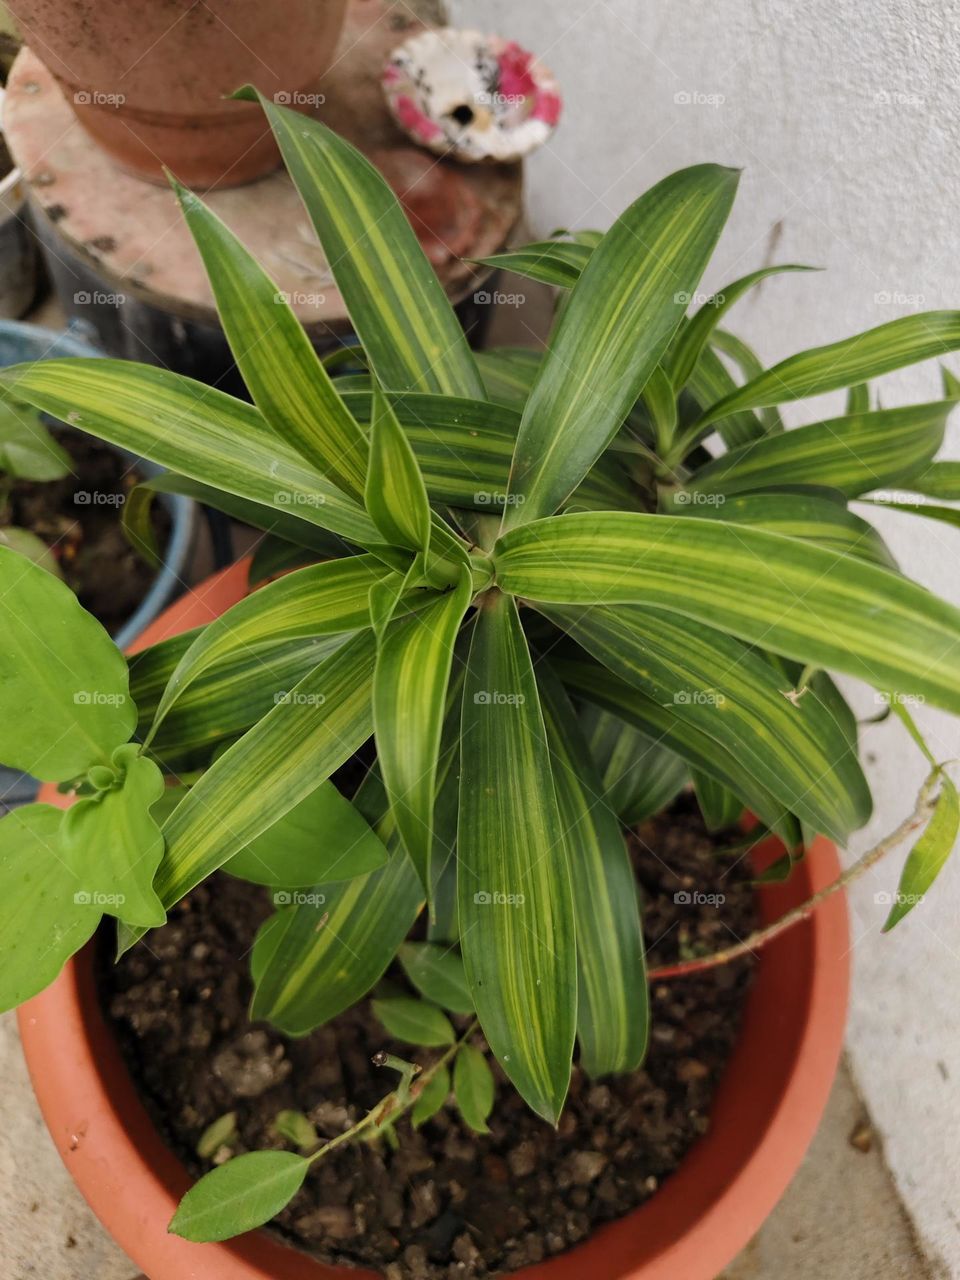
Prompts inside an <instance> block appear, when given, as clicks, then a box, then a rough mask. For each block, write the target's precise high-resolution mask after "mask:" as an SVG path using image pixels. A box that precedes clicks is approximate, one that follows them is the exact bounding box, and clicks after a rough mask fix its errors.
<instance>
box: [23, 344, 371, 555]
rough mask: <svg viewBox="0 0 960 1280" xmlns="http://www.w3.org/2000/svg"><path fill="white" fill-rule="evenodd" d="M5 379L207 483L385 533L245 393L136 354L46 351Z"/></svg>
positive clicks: (312, 516) (355, 529) (52, 409)
mask: <svg viewBox="0 0 960 1280" xmlns="http://www.w3.org/2000/svg"><path fill="white" fill-rule="evenodd" d="M0 389H2V391H3V392H4V393H5V394H9V395H12V396H14V397H15V398H16V399H18V400H27V401H29V402H30V404H35V405H36V406H37V408H39V409H43V410H44V412H45V413H49V414H52V415H53V416H54V417H56V418H61V419H63V421H65V422H69V423H70V424H71V425H72V426H75V427H80V428H81V430H86V431H90V432H92V433H93V434H95V435H97V436H99V437H100V438H101V439H103V440H109V441H110V443H111V444H116V445H119V446H120V448H121V449H129V450H130V451H131V452H132V453H138V454H140V455H141V456H142V457H144V458H149V459H150V460H151V461H153V462H157V463H159V464H160V466H162V467H168V468H169V469H170V470H171V471H175V472H178V473H180V474H181V475H185V476H189V477H190V478H191V479H193V480H197V481H199V482H200V483H202V484H206V485H212V486H214V487H216V488H220V489H225V490H226V491H227V492H228V493H232V494H236V496H237V497H239V498H246V499H249V500H250V501H252V502H256V503H259V504H260V505H261V506H266V507H275V508H276V509H277V510H281V511H283V512H285V513H286V514H292V515H296V516H298V517H299V518H300V519H302V520H304V521H308V522H309V523H311V524H315V525H319V526H320V527H321V528H322V529H330V530H332V532H334V533H338V534H340V535H341V536H342V537H344V538H346V539H347V540H348V541H350V542H355V543H357V544H359V545H360V546H366V545H368V544H375V543H378V542H380V541H382V539H381V538H380V535H379V533H378V532H377V529H376V526H375V525H374V524H373V522H372V521H371V520H370V518H369V517H368V516H367V514H366V512H365V511H364V510H363V508H362V507H361V506H360V504H359V503H357V502H354V501H353V499H352V498H348V497H347V496H346V495H345V494H343V493H341V491H340V490H339V489H338V488H337V486H336V485H334V484H331V482H330V481H329V480H327V479H326V478H325V477H324V476H322V475H320V473H319V472H318V471H316V470H315V469H314V468H313V467H311V466H310V465H309V464H308V463H306V462H304V461H303V459H302V458H301V457H300V456H299V454H297V453H295V452H294V450H293V449H291V448H290V447H289V446H288V445H285V444H284V443H283V442H282V441H280V440H278V439H277V438H276V437H275V436H274V435H273V433H272V432H271V431H270V430H269V428H268V427H267V425H266V423H265V422H264V420H263V418H262V417H261V415H260V413H259V412H258V411H257V410H256V409H255V408H254V407H253V406H252V405H249V404H246V403H245V401H243V400H237V399H235V397H233V396H228V395H225V394H224V393H223V392H222V391H217V390H215V389H214V388H213V387H206V386H204V385H203V383H200V382H194V381H193V379H192V378H184V377H182V376H181V375H180V374H176V373H170V372H169V371H168V370H166V369H156V368H154V367H153V366H152V365H145V364H134V363H133V362H132V361H129V360H106V359H97V360H81V359H74V360H38V361H37V362H36V363H35V364H30V365H13V366H12V367H11V368H9V369H5V370H4V371H3V372H2V373H0Z"/></svg>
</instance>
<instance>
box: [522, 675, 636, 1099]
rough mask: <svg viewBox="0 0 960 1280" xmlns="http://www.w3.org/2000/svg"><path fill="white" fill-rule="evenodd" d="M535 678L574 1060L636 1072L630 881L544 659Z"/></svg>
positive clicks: (623, 851) (571, 716)
mask: <svg viewBox="0 0 960 1280" xmlns="http://www.w3.org/2000/svg"><path fill="white" fill-rule="evenodd" d="M537 678H538V683H539V686H540V702H541V706H542V708H543V718H544V722H545V724H546V729H547V742H548V743H549V746H550V752H551V756H552V763H553V778H554V784H555V786H556V789H557V802H558V804H559V806H560V817H561V821H562V822H563V826H564V840H565V843H566V848H567V860H568V865H569V868H570V883H571V885H572V887H573V905H574V914H575V917H576V927H577V974H578V992H579V997H578V1003H577V1038H578V1040H579V1042H580V1061H581V1065H582V1066H583V1069H584V1070H585V1071H586V1072H587V1074H588V1075H591V1076H603V1075H608V1074H610V1073H611V1072H615V1071H617V1072H619V1071H635V1070H636V1069H637V1067H639V1065H640V1063H641V1062H642V1060H643V1055H644V1052H645V1051H646V1047H647V1036H648V1034H649V1026H650V1002H649V996H648V993H647V976H646V970H645V967H644V948H643V934H642V932H641V927H640V908H639V904H638V901H637V884H636V880H635V878H634V874H633V868H632V866H631V865H630V858H629V856H628V854H627V847H626V845H625V844H624V840H623V835H622V833H621V831H620V824H619V822H618V821H617V818H616V815H615V814H614V812H613V810H612V809H609V808H608V807H607V805H606V801H605V800H604V797H603V794H602V783H601V781H600V778H599V775H598V774H597V772H596V770H595V769H594V768H593V765H592V763H591V760H590V752H589V749H588V747H587V744H586V740H585V739H584V737H583V735H582V734H581V733H580V730H579V728H578V726H577V718H576V714H575V712H574V709H573V707H572V706H571V704H570V700H569V698H568V697H567V695H566V694H565V693H564V690H563V686H562V685H561V684H560V682H559V680H558V679H557V677H556V675H555V674H554V673H553V672H552V671H551V670H550V669H549V668H548V667H546V666H545V664H543V663H541V664H540V667H539V670H538V676H537Z"/></svg>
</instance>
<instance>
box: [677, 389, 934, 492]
mask: <svg viewBox="0 0 960 1280" xmlns="http://www.w3.org/2000/svg"><path fill="white" fill-rule="evenodd" d="M953 407H954V402H953V401H952V400H942V401H937V402H936V403H934V404H921V405H909V406H908V407H906V408H903V409H879V410H876V411H875V412H873V413H864V414H861V415H859V416H855V417H848V418H831V419H830V420H829V421H826V422H814V423H811V424H810V425H809V426H806V427H797V428H796V429H795V430H793V431H785V432H783V434H782V435H774V436H768V437H767V438H766V439H764V440H757V441H753V442H751V443H750V444H745V445H740V446H739V448H736V449H731V450H730V451H729V452H728V453H725V454H724V455H723V456H722V457H720V458H717V459H716V460H715V461H714V462H711V463H709V464H708V465H707V466H705V467H701V468H700V470H698V471H697V472H696V473H695V474H694V476H693V478H692V479H691V480H690V481H689V483H688V484H687V486H686V488H687V491H688V492H693V493H722V494H732V493H743V492H747V491H749V490H752V489H769V488H777V487H782V486H783V485H820V486H823V487H825V488H830V489H836V490H837V491H838V492H839V493H842V494H844V495H846V496H847V497H850V498H853V497H856V496H857V495H858V494H861V493H868V492H869V491H870V490H871V489H878V488H880V487H881V486H883V485H888V484H899V485H902V484H903V483H904V481H905V480H906V479H907V478H908V477H910V476H911V475H914V474H916V473H917V472H918V471H921V470H923V469H925V468H926V467H927V466H928V465H929V463H930V462H931V461H932V459H933V456H934V454H935V453H936V452H937V450H938V449H939V448H940V446H941V444H942V443H943V432H944V428H945V426H946V421H947V415H948V414H949V413H950V410H951V409H952V408H953Z"/></svg>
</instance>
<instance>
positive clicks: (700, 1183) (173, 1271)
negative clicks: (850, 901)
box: [18, 562, 850, 1280]
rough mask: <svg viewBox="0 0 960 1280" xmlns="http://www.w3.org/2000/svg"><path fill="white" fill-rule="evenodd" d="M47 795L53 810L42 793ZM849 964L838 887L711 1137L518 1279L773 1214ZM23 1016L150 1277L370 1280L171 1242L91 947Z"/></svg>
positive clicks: (153, 1133) (776, 992)
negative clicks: (605, 1220) (645, 1191)
mask: <svg viewBox="0 0 960 1280" xmlns="http://www.w3.org/2000/svg"><path fill="white" fill-rule="evenodd" d="M247 567H248V565H247V562H240V563H239V564H236V565H233V566H231V568H229V569H226V570H224V571H223V572H222V573H219V574H216V575H214V576H213V577H212V578H210V579H207V581H206V582H205V583H202V584H201V585H200V586H199V587H196V588H194V589H193V590H192V591H191V592H190V593H188V595H186V596H185V597H184V598H183V599H181V600H180V601H178V602H177V603H176V604H174V605H173V606H171V607H170V608H169V609H168V610H167V611H166V612H165V613H164V614H162V615H161V616H160V618H158V619H157V620H156V622H155V623H153V624H152V626H151V627H149V628H148V629H147V631H146V632H145V633H144V635H143V636H142V637H141V638H140V640H139V641H138V643H137V646H136V648H137V649H139V648H142V647H146V646H147V645H150V644H153V643H155V642H156V641H157V640H160V639H163V638H166V637H167V636H170V635H174V634H177V633H178V632H180V631H183V630H186V629H188V628H189V627H194V626H198V625H201V624H202V623H204V622H207V621H211V620H212V619H213V618H214V617H216V616H218V615H219V614H220V613H221V612H223V610H224V609H226V608H228V607H229V606H230V605H231V604H234V603H236V601H238V600H239V599H241V598H242V596H243V595H244V594H245V593H246V582H247ZM43 798H44V799H47V800H50V801H51V802H55V799H56V800H59V801H61V802H62V797H56V798H55V797H54V796H53V795H50V794H49V792H48V793H47V794H46V795H44V797H43ZM779 852H780V846H779V844H778V842H777V841H776V840H774V839H768V840H765V841H764V842H763V843H762V844H761V845H760V846H759V847H758V849H757V850H756V851H755V853H754V861H755V863H757V862H759V863H760V865H764V864H766V863H769V862H770V861H772V860H773V859H774V858H775V857H776V856H777V855H778V853H779ZM839 870H840V868H839V861H838V858H837V853H836V850H835V849H834V847H833V846H832V845H831V844H830V843H829V842H828V841H826V840H823V839H818V840H817V841H816V842H815V843H814V845H813V847H812V848H811V849H810V851H809V852H808V854H807V856H806V858H805V859H804V860H803V861H802V862H801V863H800V864H799V865H798V867H797V868H796V869H795V871H794V873H793V874H792V876H791V877H790V881H789V882H788V883H787V884H771V885H764V886H762V887H761V888H759V889H758V900H759V908H760V914H761V918H762V919H763V921H764V922H768V921H772V920H775V919H777V918H779V917H780V916H781V915H783V913H784V912H785V911H787V910H789V909H790V908H791V907H793V906H795V905H797V904H798V903H799V902H801V901H803V900H804V899H806V898H808V897H809V896H810V895H811V894H812V893H814V892H816V891H817V890H818V889H820V888H822V887H823V886H824V885H826V884H828V883H829V882H830V881H831V880H833V879H835V878H836V876H837V874H838V873H839ZM849 953H850V931H849V922H848V916H847V906H846V902H845V900H844V897H843V895H842V894H834V895H832V896H831V897H830V898H828V899H827V900H826V901H825V902H823V903H822V904H821V905H820V906H819V907H818V908H817V910H816V911H815V912H814V913H813V914H812V915H811V916H810V917H809V918H808V919H807V920H805V921H804V922H803V923H802V924H799V925H797V926H795V927H794V928H793V929H790V930H788V931H787V932H786V933H784V934H782V935H781V936H780V937H779V938H777V939H776V940H775V941H773V942H772V943H770V944H769V945H768V946H767V947H765V948H764V949H763V951H762V953H761V954H760V957H759V962H758V965H757V974H756V979H755V981H754V983H753V986H752V988H751V991H750V994H749V996H748V999H747V1004H746V1008H745V1011H744V1016H743V1022H742V1026H741V1031H740V1036H739V1039H738V1042H737V1045H736V1047H735V1049H734V1052H733V1054H732V1056H731V1058H730V1061H729V1063H728V1065H727V1068H726V1070H725V1072H724V1075H723V1078H722V1080H721V1082H720V1085H719V1088H718V1090H717V1093H716V1095H715V1098H714V1103H713V1108H712V1111H711V1124H710V1129H709V1131H708V1133H707V1134H706V1135H705V1136H704V1137H703V1138H701V1139H700V1140H699V1141H698V1142H697V1143H696V1144H695V1145H694V1147H693V1148H692V1149H691V1150H690V1152H689V1153H688V1154H687V1156H686V1157H685V1159H684V1161H683V1162H682V1164H681V1165H680V1167H679V1168H678V1169H677V1171H676V1172H675V1173H674V1174H672V1175H671V1177H670V1178H669V1179H667V1180H666V1181H665V1183H664V1185H663V1187H662V1188H661V1189H660V1190H659V1191H658V1192H657V1193H656V1195H655V1196H653V1197H652V1198H651V1199H650V1200H649V1201H647V1202H646V1204H644V1205H642V1206H641V1207H640V1208H638V1209H636V1210H634V1211H633V1212H632V1213H630V1214H628V1215H627V1216H626V1217H624V1218H621V1219H619V1220H618V1221H616V1222H613V1223H609V1224H607V1225H606V1226H603V1227H601V1228H599V1229H598V1230H597V1231H596V1232H595V1233H594V1234H593V1235H591V1236H590V1238H589V1239H588V1240H587V1241H585V1242H584V1243H583V1244H582V1245H579V1246H577V1247H576V1248H575V1249H573V1250H571V1251H570V1252H569V1253H566V1254H562V1255H560V1256H559V1257H556V1258H553V1259H551V1260H549V1261H548V1262H544V1263H541V1264H538V1265H537V1266H534V1267H529V1268H525V1269H524V1270H523V1271H520V1272H517V1273H516V1274H517V1276H518V1277H520V1278H521V1280H581V1277H582V1276H584V1275H590V1276H591V1277H593V1280H713V1278H714V1277H715V1276H716V1275H717V1274H718V1272H720V1271H721V1270H722V1269H723V1268H724V1267H725V1266H726V1265H727V1263H728V1262H730V1260H731V1259H732V1258H733V1257H734V1256H735V1255H736V1254H737V1253H738V1252H739V1251H740V1249H742V1248H743V1247H744V1245H746V1244H747V1242H748V1241H749V1240H750V1238H751V1237H752V1236H753V1235H754V1233H755V1232H756V1231H757V1230H758V1229H759V1227H760V1226H761V1224H762V1223H763V1221H764V1219H765V1218H766V1217H767V1215H768V1214H769V1213H770V1211H771V1210H772V1209H773V1207H774V1205H775V1204H776V1203H777V1201H778V1200H779V1198H780V1196H781V1195H782V1194H783V1192H784V1190H785V1189H786V1187H787V1184H788V1183H789V1181H790V1179H791V1178H792V1177H793V1174H794V1173H795V1171H796V1169H797V1167H798V1165H799V1164H800V1162H801V1160H802V1159H803V1156H804V1154H805V1152H806V1149H807V1147H808V1145H809V1143H810V1140H811V1139H812V1137H813V1135H814V1133H815V1131H816V1129H817V1126H818V1124H819V1121H820V1117H821V1115H822V1113H823V1109H824V1107H825V1106H826V1102H827V1098H828V1096H829V1093H830V1089H831V1087H832V1084H833V1079H834V1076H835V1074H836V1069H837V1063H838V1061H839V1057H840V1052H841V1048H842V1043H843V1032H844V1025H845V1021H846V1009H847V1000H848V995H849V983H850V954H849ZM674 981H679V982H682V981H684V979H683V978H677V979H674ZM18 1018H19V1024H20V1033H21V1037H22V1040H23V1046H24V1053H25V1055H26V1059H27V1064H28V1067H29V1069H30V1075H31V1079H32V1081H33V1086H34V1091H35V1093H36V1096H37V1099H38V1101H39V1103H40V1108H41V1110H42V1112H43V1116H44V1119H45V1120H46V1123H47V1127H48V1128H49V1130H50V1133H51V1136H52V1137H53V1140H54V1142H55V1144H56V1146H57V1149H58V1151H59V1152H60V1154H61V1156H62V1158H63V1160H64V1163H65V1164H66V1166H67V1168H68V1169H69V1170H70V1172H71V1174H72V1175H73V1177H74V1180H75V1181H76V1183H77V1185H78V1187H79V1188H80V1191H81V1192H82V1193H83V1195H84V1197H85V1198H86V1200H87V1202H88V1203H89V1204H90V1206H91V1208H92V1209H93V1211H94V1213H96V1215H97V1217H98V1218H99V1219H100V1221H101V1222H102V1223H103V1224H104V1226H105V1227H106V1228H107V1230H108V1231H109V1232H110V1234H111V1235H112V1236H113V1238H114V1239H115V1240H116V1242H117V1243H118V1244H119V1245H120V1246H121V1248H123V1249H124V1250H125V1251H126V1253H127V1254H128V1255H129V1256H130V1257H131V1258H132V1259H133V1260H134V1262H136V1264H137V1265H138V1266H139V1267H141V1268H142V1270H143V1271H144V1273H145V1274H146V1275H147V1276H148V1277H149V1278H150V1280H350V1278H352V1280H374V1273H372V1272H370V1271H358V1270H356V1269H353V1268H351V1269H349V1270H348V1269H346V1268H338V1267H331V1266H327V1265H324V1264H322V1263H320V1262H317V1261H316V1260H314V1259H312V1258H310V1257H308V1256H307V1255H306V1254H303V1253H300V1252H298V1251H296V1250H294V1249H291V1248H289V1247H287V1246H285V1245H283V1244H281V1243H280V1242H279V1241H278V1240H276V1239H274V1238H273V1237H271V1236H269V1235H268V1234H266V1233H265V1232H262V1231H255V1232H250V1233H248V1234H247V1235H245V1236H241V1237H238V1238H237V1239H236V1240H232V1241H227V1242H225V1243H223V1244H204V1245H198V1244H191V1243H189V1242H188V1241H186V1240H181V1239H179V1238H178V1237H177V1236H172V1235H169V1234H168V1232H167V1223H168V1222H169V1220H170V1218H171V1216H172V1214H173V1211H174V1209H175V1207H176V1204H177V1202H178V1200H179V1198H180V1196H181V1195H182V1194H183V1193H184V1191H186V1190H187V1188H188V1187H189V1185H190V1182H191V1179H190V1176H189V1175H188V1173H187V1172H186V1170H185V1169H184V1167H183V1166H182V1165H181V1163H180V1162H179V1160H178V1159H177V1157H176V1156H174V1155H173V1153H172V1152H171V1151H170V1150H169V1148H168V1147H167V1146H166V1145H165V1143H164V1142H163V1140H162V1138H161V1137H160V1135H159V1133H158V1132H157V1130H156V1129H155V1127H154V1125H153V1122H152V1120H151V1119H150V1117H149V1116H148V1115H147V1112H146V1110H145V1109H144V1106H143V1104H142V1102H141V1101H140V1099H139V1097H138V1096H137V1093H136V1090H135V1088H134V1085H133V1081H132V1079H131V1078H130V1075H129V1073H128V1072H127V1070H126V1067H125V1065H124V1062H123V1060H122V1057H121V1054H120V1050H119V1046H118V1045H117V1043H116V1040H115V1038H114V1036H113V1034H112V1032H111V1031H110V1029H109V1028H108V1026H107V1024H106V1022H105V1020H104V1018H103V1015H102V1013H101V1011H100V1007H99V1002H98V998H97V993H96V989H95V984H94V971H93V958H92V952H91V950H90V948H87V949H86V950H85V951H84V952H81V953H80V955H79V956H77V957H76V958H75V959H74V960H73V961H71V962H70V963H69V964H68V965H67V966H66V967H65V969H64V971H63V973H62V974H61V975H60V977H59V978H58V979H57V981H56V982H55V983H53V985H52V986H50V987H48V988H47V990H46V991H44V992H42V993H41V994H40V995H38V996H36V997H35V998H34V999H33V1000H31V1001H29V1002H28V1003H27V1004H25V1005H24V1006H22V1008H21V1009H20V1010H19V1013H18Z"/></svg>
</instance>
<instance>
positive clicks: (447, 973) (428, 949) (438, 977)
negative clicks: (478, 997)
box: [399, 942, 473, 1013]
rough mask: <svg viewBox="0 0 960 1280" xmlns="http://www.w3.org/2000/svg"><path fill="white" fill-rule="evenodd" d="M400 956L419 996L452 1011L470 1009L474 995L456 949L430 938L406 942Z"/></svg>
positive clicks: (458, 1011) (466, 1010) (462, 1011)
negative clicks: (442, 945) (439, 944)
mask: <svg viewBox="0 0 960 1280" xmlns="http://www.w3.org/2000/svg"><path fill="white" fill-rule="evenodd" d="M399 958H400V963H401V964H402V965H403V971H404V973H405V974H406V975H407V977H408V978H409V979H410V981H411V982H412V983H413V985H414V986H415V987H416V988H417V990H418V991H419V992H420V994H421V995H422V996H426V998H427V999H428V1000H432V1001H433V1002H434V1003H435V1004H438V1005H440V1006H441V1008H443V1009H449V1010H450V1012H451V1013H473V996H472V995H471V994H470V988H469V986H468V985H467V975H466V973H465V972H464V968H463V960H462V959H461V957H460V954H459V952H457V951H454V950H452V949H451V948H450V947H441V946H438V945H437V944H436V943H432V942H405V943H404V944H403V946H402V947H401V948H400V952H399Z"/></svg>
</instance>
